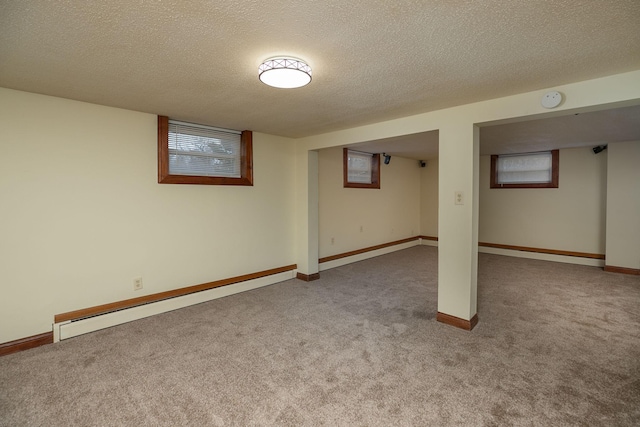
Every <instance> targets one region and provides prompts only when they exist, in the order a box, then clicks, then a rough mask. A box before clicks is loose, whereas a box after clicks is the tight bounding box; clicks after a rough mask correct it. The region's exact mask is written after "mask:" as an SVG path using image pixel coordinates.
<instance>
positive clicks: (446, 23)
mask: <svg viewBox="0 0 640 427" xmlns="http://www.w3.org/2000/svg"><path fill="white" fill-rule="evenodd" d="M639 23H640V1H638V0H554V1H543V0H483V1H462V0H404V1H388V0H353V1H344V0H324V1H313V2H311V1H310V2H301V1H296V0H270V1H268V2H261V1H256V0H234V1H220V0H194V1H183V0H164V1H160V0H157V1H152V0H150V1H131V0H110V1H105V2H94V1H86V0H59V1H50V2H44V1H39V0H2V1H0V86H2V87H7V88H12V89H19V90H25V91H30V92H36V93H42V94H47V95H53V96H59V97H63V98H70V99H76V100H81V101H87V102H92V103H97V104H102V105H108V106H115V107H121V108H127V109H131V110H136V111H143V112H148V113H153V114H162V115H168V116H170V117H172V118H175V119H179V120H185V121H193V122H197V123H204V124H211V125H215V126H219V127H227V128H232V129H251V130H254V131H258V132H265V133H269V134H274V135H283V136H289V137H301V136H307V135H313V134H318V133H324V132H329V131H333V130H339V129H344V128H349V127H353V126H358V125H364V124H368V123H374V122H378V121H382V120H389V119H393V118H397V117H401V116H407V115H411V114H417V113H421V112H426V111H432V110H437V109H441V108H445V107H451V106H455V105H461V104H466V103H470V102H475V101H480V100H485V99H491V98H497V97H502V96H507V95H512V94H516V93H522V92H527V91H532V90H540V89H545V88H552V87H553V86H557V85H562V84H566V83H570V82H575V81H581V80H587V79H592V78H597V77H601V76H605V75H611V74H616V73H622V72H627V71H631V70H637V69H640V31H639V30H638V25H639ZM273 55H291V56H296V57H300V58H302V59H304V60H306V61H307V62H308V63H309V64H310V65H311V66H312V67H313V81H312V82H311V84H309V85H308V86H305V87H303V88H299V89H292V90H285V89H274V88H270V87H267V86H265V85H264V84H262V83H260V81H259V80H258V77H257V69H258V65H259V64H260V62H261V61H262V60H263V59H265V58H267V57H270V56H273ZM529 124H531V122H529ZM504 129H506V128H503V130H504ZM514 131H515V130H514ZM521 131H522V132H525V133H527V132H528V133H530V134H531V133H533V131H531V130H530V129H529V130H527V129H524V128H522V129H521ZM505 132H506V131H505ZM484 133H485V131H484V129H483V134H484ZM490 133H491V132H490ZM499 133H500V132H498V131H495V132H493V134H494V135H496V136H495V137H496V138H499V137H504V136H499V135H498V134H499ZM503 133H504V132H503ZM422 137H424V138H426V139H430V136H429V135H423V136H421V138H422ZM432 137H433V135H431V139H432ZM405 142H406V141H405ZM487 144H489V143H488V142H487ZM436 145H437V144H436ZM483 145H484V141H483ZM397 147H398V148H399V147H400V145H397ZM414 154H415V153H414ZM419 155H422V154H421V153H419Z"/></svg>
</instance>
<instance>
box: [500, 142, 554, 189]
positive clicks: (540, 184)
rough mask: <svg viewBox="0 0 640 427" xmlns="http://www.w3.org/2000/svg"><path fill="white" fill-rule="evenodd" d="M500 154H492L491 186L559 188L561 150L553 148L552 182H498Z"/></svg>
mask: <svg viewBox="0 0 640 427" xmlns="http://www.w3.org/2000/svg"><path fill="white" fill-rule="evenodd" d="M498 157H500V156H498V155H492V156H491V182H490V188H558V182H559V176H560V173H559V169H560V168H559V163H560V151H559V150H551V182H544V183H531V184H498V176H497V174H496V171H497V167H498Z"/></svg>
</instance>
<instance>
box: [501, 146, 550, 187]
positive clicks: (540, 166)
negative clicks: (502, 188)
mask: <svg viewBox="0 0 640 427" xmlns="http://www.w3.org/2000/svg"><path fill="white" fill-rule="evenodd" d="M496 168H497V170H496V172H497V174H498V177H497V182H498V184H537V183H548V182H551V170H552V158H551V152H550V151H548V152H543V153H531V154H514V155H501V156H499V157H498V162H497V164H496Z"/></svg>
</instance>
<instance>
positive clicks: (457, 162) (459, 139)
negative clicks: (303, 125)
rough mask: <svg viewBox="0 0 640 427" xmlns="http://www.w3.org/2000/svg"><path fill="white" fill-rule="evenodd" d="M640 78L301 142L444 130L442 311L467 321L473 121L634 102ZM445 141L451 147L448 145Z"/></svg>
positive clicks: (319, 144) (303, 249)
mask: <svg viewBox="0 0 640 427" xmlns="http://www.w3.org/2000/svg"><path fill="white" fill-rule="evenodd" d="M639 82H640V70H636V71H632V72H629V73H623V74H618V75H614V76H607V77H602V78H599V79H593V80H588V81H583V82H576V83H569V84H566V85H561V86H555V87H552V88H540V90H536V91H532V92H528V93H522V94H516V95H512V96H507V97H504V98H497V99H492V100H488V101H481V102H477V103H473V104H466V105H461V106H457V107H452V108H447V109H443V110H438V111H432V112H426V113H423V114H417V115H414V116H409V117H403V118H399V119H395V120H389V121H384V122H379V123H372V124H368V125H364V126H360V127H356V128H351V129H345V130H342V131H336V132H330V133H326V134H320V135H314V136H310V137H307V138H302V139H300V140H299V141H297V143H299V144H304V147H305V148H306V149H307V150H320V149H324V148H331V147H337V146H343V145H350V144H355V143H359V142H364V141H371V140H377V139H383V138H391V137H394V136H400V135H408V134H414V133H419V132H427V131H432V130H439V131H440V134H439V136H440V143H439V148H440V158H439V170H440V177H439V193H440V194H439V197H440V199H441V200H444V201H447V203H446V204H444V203H439V211H438V218H439V220H438V237H439V239H440V240H439V248H440V250H439V256H438V310H441V311H443V312H444V313H447V314H450V315H453V316H457V317H461V318H463V319H467V320H468V319H469V317H468V316H469V315H470V314H473V313H471V311H472V309H473V301H470V299H473V296H474V295H475V286H476V272H475V265H474V264H473V262H475V260H477V257H475V260H474V259H473V258H474V257H473V254H474V253H475V252H477V237H478V234H477V233H476V231H477V230H478V228H477V227H478V224H479V223H478V218H479V200H480V197H479V194H478V193H479V191H480V190H479V188H478V184H479V183H478V181H475V182H474V178H475V176H476V173H477V174H478V176H480V175H481V173H480V171H479V170H476V169H475V167H476V162H477V160H478V159H477V157H476V156H477V146H476V144H475V133H474V132H472V129H473V127H474V125H475V124H487V123H499V122H503V121H505V120H507V121H509V120H521V119H522V118H527V117H528V118H542V117H552V116H555V115H561V114H566V113H567V112H570V113H580V112H587V111H594V110H597V109H600V108H601V106H603V105H607V106H608V107H609V108H614V107H622V106H627V105H637V103H638V100H640V84H639ZM551 89H553V90H557V91H559V92H561V93H562V94H563V95H564V97H563V98H564V101H563V102H562V104H561V105H560V106H558V107H557V108H555V109H554V110H553V111H549V110H546V109H544V108H543V107H542V106H541V105H540V99H541V98H542V96H543V95H544V94H545V93H546V92H547V91H549V90H551ZM443 133H444V134H443ZM445 146H446V151H445V152H443V147H445ZM443 153H444V154H445V155H443ZM305 160H306V159H305ZM297 167H298V168H299V170H298V173H299V174H300V175H305V174H308V173H309V172H310V169H308V166H307V165H306V164H305V163H304V162H300V161H299V162H298V163H297ZM478 168H479V165H478ZM449 178H451V180H450V179H449ZM561 179H562V178H561ZM561 182H562V181H561ZM455 191H463V192H464V193H465V199H466V201H467V203H466V204H465V205H463V206H460V205H455V204H453V203H449V201H450V200H451V197H453V194H454V192H455ZM305 196H307V197H305ZM312 196H313V194H312V192H311V191H310V192H309V194H307V195H305V194H303V193H299V198H298V206H302V205H303V204H307V203H308V199H309V198H310V197H312ZM445 198H446V199H445ZM308 225H309V227H310V228H313V227H314V224H313V223H312V222H311V221H309V224H308ZM297 239H298V244H297V246H296V253H297V259H302V258H306V257H308V253H309V248H311V247H314V242H313V241H311V240H309V241H306V240H305V241H304V242H303V241H302V240H303V238H302V237H300V235H299V236H298V237H297ZM587 240H589V239H587ZM589 241H591V240H589ZM582 243H584V242H582ZM591 243H593V242H591ZM589 245H590V244H589ZM599 245H601V243H599ZM600 247H601V246H600ZM470 248H471V249H470ZM443 249H444V250H443Z"/></svg>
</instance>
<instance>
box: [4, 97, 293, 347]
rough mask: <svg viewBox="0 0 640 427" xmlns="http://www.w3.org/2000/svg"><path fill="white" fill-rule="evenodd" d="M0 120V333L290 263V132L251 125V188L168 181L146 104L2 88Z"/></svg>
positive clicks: (34, 330) (36, 329) (46, 327)
mask: <svg viewBox="0 0 640 427" xmlns="http://www.w3.org/2000/svg"><path fill="white" fill-rule="evenodd" d="M0 123H1V127H2V129H3V132H2V138H1V139H0V148H1V151H2V155H1V156H0V200H1V202H0V203H1V204H0V218H1V219H2V220H1V221H0V236H1V238H0V292H1V295H2V297H1V298H0V343H2V342H7V341H11V340H14V339H18V338H23V337H27V336H30V335H35V334H39V333H42V332H47V331H50V330H51V324H52V323H53V316H54V315H55V314H59V313H63V312H67V311H71V310H76V309H81V308H86V307H90V306H95V305H99V304H104V303H108V302H113V301H119V300H124V299H128V298H134V297H139V296H143V295H146V294H151V293H157V292H162V291H166V290H170V289H175V288H180V287H184V286H190V285H195V284H200V283H204V282H209V281H214V280H217V279H223V278H228V277H233V276H237V275H242V274H247V273H253V272H257V271H261V270H266V269H270V268H275V267H281V266H285V265H290V264H294V263H295V262H296V260H295V256H294V245H293V242H294V241H295V229H294V220H295V193H294V187H293V185H294V184H293V183H294V181H295V158H294V144H293V142H292V141H291V140H288V139H285V138H280V137H274V136H269V135H264V134H259V133H254V138H253V145H254V182H255V185H254V186H253V187H235V186H197V185H170V184H158V183H157V152H156V150H157V149H156V146H157V143H156V116H154V115H150V114H143V113H138V112H132V111H127V110H121V109H115V108H109V107H103V106H99V105H93V104H87V103H80V102H75V101H70V100H65V99H60V98H54V97H46V96H41V95H35V94H30V93H25V92H18V91H13V90H7V89H0ZM138 276H142V277H143V283H144V289H143V290H142V291H138V292H134V291H133V285H132V281H133V278H135V277H138Z"/></svg>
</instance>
